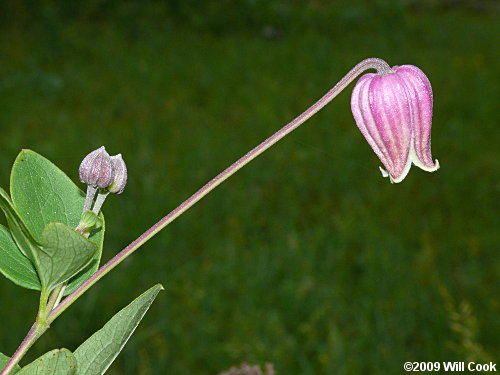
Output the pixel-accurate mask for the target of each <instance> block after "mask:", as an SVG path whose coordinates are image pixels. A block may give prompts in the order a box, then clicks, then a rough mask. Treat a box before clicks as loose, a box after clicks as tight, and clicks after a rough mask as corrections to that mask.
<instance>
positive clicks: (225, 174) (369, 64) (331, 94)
mask: <svg viewBox="0 0 500 375" xmlns="http://www.w3.org/2000/svg"><path fill="white" fill-rule="evenodd" d="M368 69H376V70H377V73H378V74H382V75H385V74H388V73H390V72H391V68H390V66H389V65H388V64H387V63H386V62H385V61H384V60H381V59H377V58H370V59H366V60H363V61H361V62H360V63H359V64H357V65H356V66H355V67H354V68H352V69H351V70H350V71H349V73H347V74H346V75H345V76H344V77H343V78H342V79H341V80H340V81H339V82H338V83H337V84H336V85H335V86H334V87H333V88H332V89H331V90H330V91H328V92H327V93H326V94H325V95H324V96H323V97H321V98H320V99H319V100H318V101H317V102H316V103H314V104H313V105H312V106H311V107H309V108H308V109H307V110H306V111H304V112H303V113H302V114H300V115H299V116H298V117H296V118H295V119H294V120H293V121H291V122H290V123H288V124H287V125H285V126H284V127H283V128H281V129H280V130H278V131H277V132H276V133H274V134H273V135H272V136H270V137H269V138H267V139H266V140H264V141H263V142H262V143H260V144H259V145H258V146H256V147H255V148H253V149H252V150H250V151H249V152H248V153H246V154H245V155H243V156H242V157H241V158H240V159H238V160H237V161H236V162H234V163H233V164H231V165H230V166H229V167H227V168H226V169H225V170H223V171H222V172H221V173H219V174H218V175H217V176H215V177H214V178H213V179H212V180H210V181H209V182H208V183H207V184H206V185H204V186H203V187H202V188H201V189H199V190H198V191H196V192H195V193H194V194H193V195H192V196H191V197H189V198H188V199H187V200H185V201H184V202H183V203H181V204H180V205H179V206H178V207H177V208H175V209H174V210H173V211H172V212H170V213H169V214H168V215H167V216H165V217H163V218H162V219H161V220H160V221H158V222H157V223H156V224H154V225H153V226H152V227H151V228H149V229H148V230H147V231H146V232H144V233H143V234H141V235H140V236H139V237H138V238H137V239H136V240H135V241H133V242H132V243H131V244H130V245H128V246H127V247H126V248H124V249H123V250H122V251H120V252H119V253H118V254H117V255H116V256H115V257H114V258H112V259H111V260H110V261H108V262H107V263H106V264H105V265H104V266H102V267H101V268H99V269H98V270H97V272H96V273H94V274H93V275H92V276H91V277H90V278H89V279H88V280H86V281H85V282H84V283H83V284H82V285H80V286H79V287H78V288H77V289H76V290H75V291H74V292H73V293H71V294H70V295H69V296H67V297H66V298H65V299H64V300H63V301H62V302H61V303H60V304H59V305H57V306H55V307H54V309H53V310H52V311H51V312H50V313H49V314H48V316H47V317H46V320H45V322H43V324H41V325H39V324H40V322H39V319H37V322H36V323H35V324H34V325H33V327H32V328H31V330H30V331H29V332H28V335H27V336H26V338H25V339H24V340H23V342H22V343H21V345H20V346H19V348H18V349H17V351H16V352H15V353H14V355H13V356H12V358H11V359H10V361H9V362H8V363H7V365H6V367H5V368H4V369H3V370H2V372H0V375H8V374H9V373H10V371H11V370H12V369H13V368H14V367H15V365H16V364H17V363H19V361H20V360H21V358H22V357H23V356H24V354H25V353H26V352H27V350H28V349H29V348H30V347H31V345H33V343H34V342H35V341H36V340H37V339H38V338H39V337H40V336H41V335H42V334H43V333H44V332H45V331H46V330H47V329H48V327H49V325H50V324H51V323H52V322H53V321H54V320H55V319H57V317H58V316H59V315H61V314H62V313H63V312H64V311H65V310H66V309H67V308H68V307H69V306H70V305H71V304H73V302H75V301H76V300H77V299H78V298H79V297H80V296H81V295H82V294H83V293H85V292H86V291H87V290H88V289H89V288H90V287H92V286H93V285H94V284H95V283H96V282H97V281H99V280H100V279H101V278H102V277H103V276H104V275H106V274H107V273H108V272H109V271H111V270H112V269H113V268H115V267H116V266H117V265H118V264H120V263H121V262H122V261H123V260H125V259H126V258H127V257H128V256H129V255H130V254H132V253H133V252H134V251H135V250H137V249H138V248H139V247H141V246H142V245H143V244H144V243H145V242H147V241H148V240H149V239H150V238H151V237H153V236H154V235H155V234H157V233H158V232H159V231H160V230H162V229H163V228H165V227H166V226H167V225H168V224H170V223H171V222H172V221H174V220H175V219H177V218H178V217H179V216H180V215H182V214H183V213H184V212H186V211H187V210H189V209H190V208H191V207H192V206H194V205H195V204H196V203H197V202H198V201H199V200H200V199H202V198H203V197H204V196H205V195H207V194H208V193H210V192H211V191H212V190H213V189H215V188H216V187H217V186H219V185H220V184H221V183H222V182H224V181H225V180H226V179H227V178H229V177H230V176H231V175H233V174H234V173H235V172H237V171H238V170H239V169H241V168H242V167H244V166H245V165H246V164H248V163H249V162H251V161H252V160H253V159H255V158H256V157H257V156H259V155H260V154H262V153H263V152H264V151H266V150H267V149H268V148H270V147H271V146H273V145H274V144H275V143H277V142H278V141H279V140H280V139H282V138H283V137H285V136H286V135H288V134H290V133H291V132H292V131H294V130H295V129H297V128H298V127H299V126H300V125H302V124H303V123H304V122H305V121H307V120H308V119H309V118H311V117H312V116H313V115H314V114H316V113H317V112H318V111H319V110H321V109H322V108H323V107H324V106H325V105H327V104H328V103H329V102H330V101H331V100H333V99H334V98H335V97H336V96H337V95H338V94H339V93H340V92H341V91H342V90H343V89H344V88H346V87H347V85H349V84H350V83H351V82H352V81H353V80H354V79H355V78H356V77H357V76H358V75H359V74H361V73H362V72H364V71H365V70H368ZM90 193H92V192H90ZM94 194H95V192H94ZM87 195H88V196H89V195H90V194H87ZM88 196H87V201H90V199H89V198H88ZM88 203H89V202H87V203H86V205H88ZM90 203H91V201H90ZM86 208H87V209H88V207H86ZM45 307H46V306H45Z"/></svg>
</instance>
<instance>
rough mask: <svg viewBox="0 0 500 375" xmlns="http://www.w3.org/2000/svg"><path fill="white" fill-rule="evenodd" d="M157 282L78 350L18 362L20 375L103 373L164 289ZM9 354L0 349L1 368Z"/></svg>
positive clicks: (14, 372)
mask: <svg viewBox="0 0 500 375" xmlns="http://www.w3.org/2000/svg"><path fill="white" fill-rule="evenodd" d="M162 289H163V287H162V286H161V285H159V284H158V285H155V286H154V287H152V288H151V289H149V290H148V291H146V292H145V293H143V294H142V295H140V296H139V297H138V298H136V299H135V300H134V301H133V302H132V303H130V304H129V305H128V306H127V307H125V308H124V309H122V310H121V311H120V312H118V314H116V315H115V316H114V317H113V318H111V320H110V321H109V322H108V323H106V325H105V326H104V327H103V328H102V329H101V330H99V331H97V332H96V333H94V334H93V335H92V336H91V337H90V338H89V339H88V340H87V341H85V342H84V343H83V344H82V345H80V347H79V348H78V349H76V350H75V352H74V353H71V352H70V351H69V350H67V349H56V350H52V351H50V352H48V353H45V354H44V355H43V356H41V357H40V358H38V359H36V360H35V361H33V362H32V363H30V364H29V365H27V366H26V367H24V368H23V369H21V368H20V367H19V366H17V367H16V368H15V369H14V370H13V371H12V374H17V375H40V374H52V375H102V374H104V373H105V372H106V370H107V369H108V368H109V366H110V365H111V364H112V363H113V361H114V360H115V358H116V357H117V356H118V354H119V353H120V351H121V350H122V349H123V347H124V346H125V344H126V343H127V341H128V339H129V338H130V336H131V335H132V333H133V332H134V331H135V329H136V328H137V326H138V324H139V323H140V321H141V320H142V318H143V317H144V315H145V314H146V312H147V310H148V309H149V307H150V306H151V304H152V303H153V301H154V300H155V298H156V296H157V295H158V293H159V292H160V290H162ZM8 360H9V358H8V357H6V356H4V355H3V354H1V353H0V369H1V368H3V367H4V366H5V364H6V363H7V361H8Z"/></svg>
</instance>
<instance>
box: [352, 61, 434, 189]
mask: <svg viewBox="0 0 500 375" xmlns="http://www.w3.org/2000/svg"><path fill="white" fill-rule="evenodd" d="M351 109H352V113H353V115H354V119H355V120H356V124H357V125H358V128H359V129H360V130H361V133H362V134H363V135H364V137H365V138H366V140H367V141H368V143H369V144H370V146H371V147H372V149H373V151H375V154H377V156H378V157H379V159H380V161H381V162H382V164H384V167H385V168H386V169H385V170H384V169H383V168H380V170H381V171H382V175H383V176H384V177H389V178H390V180H391V182H393V183H397V182H401V181H403V179H404V178H405V177H406V175H407V174H408V172H409V170H410V167H411V165H412V164H415V165H416V166H417V167H420V168H422V169H423V170H425V171H428V172H434V171H435V170H437V169H438V168H439V163H438V161H437V160H436V161H435V162H434V161H433V160H432V154H431V126H432V89H431V84H430V82H429V80H428V79H427V77H426V76H425V74H424V73H423V72H422V71H421V70H420V69H419V68H417V67H416V66H413V65H403V66H394V67H393V68H392V69H391V71H390V72H387V73H384V74H376V73H368V74H365V75H364V76H362V77H361V78H360V79H359V81H358V83H357V84H356V86H355V87H354V90H353V92H352V98H351Z"/></svg>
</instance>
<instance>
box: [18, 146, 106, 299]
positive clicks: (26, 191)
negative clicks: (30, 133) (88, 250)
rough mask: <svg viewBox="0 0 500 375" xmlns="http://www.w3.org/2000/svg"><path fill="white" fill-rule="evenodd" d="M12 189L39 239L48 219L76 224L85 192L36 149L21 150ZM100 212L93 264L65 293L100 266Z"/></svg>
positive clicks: (94, 235)
mask: <svg viewBox="0 0 500 375" xmlns="http://www.w3.org/2000/svg"><path fill="white" fill-rule="evenodd" d="M10 191H11V197H12V203H13V206H14V208H15V210H16V211H17V212H18V214H19V216H20V217H21V218H22V220H23V221H24V223H26V226H27V227H28V229H29V230H30V232H31V233H33V236H34V238H35V240H37V241H40V240H41V237H42V234H43V231H44V228H45V227H46V226H47V224H49V223H63V224H66V225H67V226H69V227H70V228H76V226H77V225H78V223H79V221H80V217H81V215H82V211H83V205H84V202H85V194H84V193H83V192H82V191H81V190H80V189H79V188H78V186H76V185H75V184H74V183H73V181H71V179H70V178H69V177H68V176H66V174H65V173H64V172H63V171H61V170H60V169H59V168H58V167H56V166H55V165H54V164H53V163H52V162H50V161H49V160H47V159H46V158H44V157H43V156H41V155H39V154H37V153H36V152H34V151H31V150H23V151H21V152H20V153H19V155H18V157H17V158H16V161H15V162H14V166H13V167H12V172H11V176H10ZM99 216H100V219H101V222H102V225H101V227H100V228H98V229H97V230H94V231H92V233H91V235H90V237H89V239H90V240H91V241H92V242H94V243H96V244H97V246H98V251H97V252H96V254H95V256H94V259H93V262H91V265H90V266H88V267H87V268H86V269H85V270H84V271H82V272H81V273H80V274H79V275H78V276H77V277H75V278H73V279H72V280H71V281H70V282H69V285H68V287H67V288H66V294H69V293H71V292H72V291H73V290H75V289H76V288H77V287H78V286H79V285H80V284H81V283H83V282H84V281H85V280H87V279H88V278H89V277H90V276H91V275H92V274H93V273H94V272H95V271H97V268H98V267H99V262H100V260H101V254H102V246H103V240H104V229H105V225H104V218H103V216H102V214H101V215H99Z"/></svg>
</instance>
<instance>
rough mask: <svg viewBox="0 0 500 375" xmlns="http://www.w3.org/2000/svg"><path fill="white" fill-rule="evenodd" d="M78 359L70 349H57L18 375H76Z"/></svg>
mask: <svg viewBox="0 0 500 375" xmlns="http://www.w3.org/2000/svg"><path fill="white" fill-rule="evenodd" d="M76 366H77V364H76V359H75V356H74V355H73V354H72V353H71V352H70V351H69V350H68V349H55V350H51V351H50V352H48V353H45V354H44V355H42V356H41V357H39V358H37V359H35V360H34V361H33V362H31V363H30V364H29V365H27V366H25V367H23V369H22V370H21V371H19V372H18V373H17V374H18V375H46V374H50V375H74V374H76V371H77V370H76Z"/></svg>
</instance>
